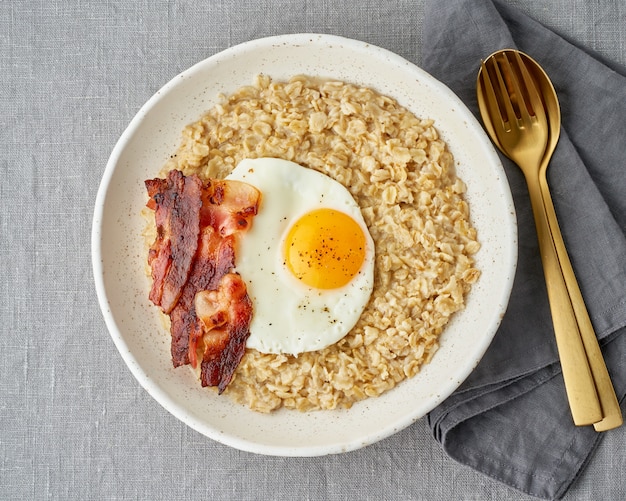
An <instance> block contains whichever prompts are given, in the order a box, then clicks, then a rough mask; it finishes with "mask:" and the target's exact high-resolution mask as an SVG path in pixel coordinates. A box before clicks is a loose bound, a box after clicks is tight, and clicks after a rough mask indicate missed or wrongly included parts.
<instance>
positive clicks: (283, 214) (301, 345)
mask: <svg viewBox="0 0 626 501" xmlns="http://www.w3.org/2000/svg"><path fill="white" fill-rule="evenodd" d="M227 179H235V180H239V181H244V182H246V183H249V184H251V185H253V186H255V187H256V188H257V189H259V190H260V191H261V193H262V196H261V203H260V206H259V210H258V213H257V215H256V216H255V218H254V221H253V224H252V228H250V229H249V230H248V231H247V232H246V234H245V235H244V236H243V237H242V238H241V240H240V242H239V244H238V247H237V250H236V260H235V266H236V271H237V272H239V273H240V275H241V277H242V278H243V280H244V281H245V282H246V286H247V289H248V295H249V296H250V299H251V300H252V303H253V310H254V313H253V317H252V322H251V324H250V337H249V338H248V342H247V347H249V348H254V349H256V350H258V351H260V352H262V353H276V354H278V353H283V354H291V355H297V354H299V353H303V352H307V351H315V350H320V349H322V348H325V347H327V346H329V345H331V344H333V343H336V342H337V341H339V340H340V339H341V338H343V337H344V336H345V335H346V334H347V333H348V332H349V331H350V330H351V329H352V328H353V327H354V325H355V324H356V322H357V320H358V319H359V317H360V316H361V313H362V312H363V310H364V308H365V306H366V304H367V302H368V300H369V298H370V296H371V293H372V289H373V287H374V242H373V240H372V237H371V235H370V233H369V231H368V229H367V226H366V225H365V221H364V220H363V216H362V215H361V210H360V208H359V206H358V204H357V203H356V202H355V200H354V198H353V197H352V195H351V194H350V192H349V191H348V190H347V189H346V188H345V187H344V186H342V185H341V184H339V183H338V182H337V181H335V180H333V179H331V178H330V177H328V176H326V175H324V174H322V173H320V172H317V171H314V170H312V169H308V168H306V167H303V166H301V165H299V164H296V163H294V162H290V161H287V160H281V159H277V158H259V159H246V160H243V161H242V162H241V163H239V165H237V167H236V168H235V169H234V170H233V171H232V173H231V174H230V175H229V176H228V177H227Z"/></svg>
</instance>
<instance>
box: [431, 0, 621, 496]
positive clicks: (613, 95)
mask: <svg viewBox="0 0 626 501" xmlns="http://www.w3.org/2000/svg"><path fill="white" fill-rule="evenodd" d="M502 48H518V49H520V50H522V51H524V52H526V53H527V54H529V55H530V56H531V57H533V58H534V59H535V60H537V61H538V62H539V63H540V64H541V65H542V66H543V68H544V69H545V70H546V72H547V73H548V75H549V76H550V77H551V79H552V81H553V83H554V85H555V88H556V90H557V93H558V95H559V100H560V103H561V108H562V115H563V126H562V129H561V138H560V141H559V144H558V146H557V149H556V152H555V155H554V157H553V159H552V162H551V164H550V166H549V169H548V182H549V184H550V188H551V192H552V195H553V199H554V205H555V207H556V212H557V215H558V219H559V222H560V226H561V231H562V233H563V237H564V240H565V244H566V246H567V249H568V252H569V254H570V258H571V261H572V265H573V267H574V270H575V273H576V276H577V278H578V281H579V284H580V287H581V291H582V293H583V296H584V298H585V301H586V303H587V307H588V310H589V313H590V316H591V320H592V322H593V325H594V327H595V330H596V333H597V335H598V338H599V339H600V340H601V345H602V349H603V353H604V357H605V360H606V362H607V366H608V368H609V372H610V374H611V377H612V380H613V383H614V385H615V389H616V392H617V394H618V399H619V400H620V401H621V403H622V409H624V396H625V394H626V152H625V150H624V147H625V146H626V141H625V140H624V139H625V136H626V70H625V69H624V68H621V67H618V65H615V64H612V63H608V62H606V61H602V60H601V59H600V58H599V57H598V56H596V55H593V54H590V53H588V52H586V51H585V50H583V49H580V48H578V47H576V46H574V45H572V44H571V43H570V42H568V41H566V40H564V39H563V38H561V37H560V36H558V35H557V34H555V33H554V32H552V31H550V30H548V29H547V28H546V27H544V26H542V25H540V24H539V23H537V22H535V21H533V20H532V19H530V18H529V17H527V16H525V15H524V14H522V13H521V12H519V11H518V10H516V9H514V8H512V7H510V6H507V5H505V4H503V3H499V2H492V1H489V0H453V1H448V2H439V1H437V0H434V1H428V2H427V6H426V13H425V21H424V40H423V45H422V55H423V61H422V66H423V68H424V69H425V70H426V71H428V72H429V73H431V74H432V75H434V76H435V77H436V78H438V79H439V80H441V81H443V82H444V83H445V84H447V85H448V86H449V87H450V88H451V89H452V90H453V91H454V92H455V93H456V94H457V95H458V96H459V97H460V98H461V99H462V100H463V101H464V102H465V104H466V105H467V106H468V107H469V108H470V109H471V110H472V111H473V112H474V113H475V114H476V116H477V117H479V112H478V106H477V102H476V76H477V72H478V68H479V66H480V60H481V58H483V59H484V58H486V57H487V56H488V55H489V54H491V53H492V52H494V51H496V50H498V49H502ZM501 158H502V162H503V164H504V168H505V171H506V174H507V176H508V180H509V183H510V186H511V191H512V193H513V198H514V202H515V207H516V211H517V219H518V225H519V262H518V270H517V274H516V277H515V282H514V285H513V291H512V295H511V299H510V303H509V306H508V310H507V313H506V316H505V317H504V319H503V322H502V324H501V327H500V329H499V330H498V333H497V334H496V336H495V338H494V340H493V343H492V345H491V346H490V348H489V350H488V351H487V353H486V354H485V356H484V358H483V360H482V361H481V363H480V364H479V366H478V367H477V368H476V370H475V371H474V372H473V373H472V374H471V375H470V377H469V378H468V379H467V380H466V381H465V382H464V384H463V385H462V386H461V387H460V388H459V390H458V391H456V392H455V393H454V394H453V395H452V396H451V397H450V398H448V399H447V400H446V401H445V402H444V403H443V404H441V405H440V406H439V407H438V408H436V409H435V410H434V411H433V412H431V413H430V414H429V416H428V420H429V424H430V425H431V427H432V430H433V433H434V436H435V438H436V439H437V440H438V441H440V442H441V444H442V446H443V448H444V450H445V451H446V453H447V454H449V455H450V456H451V457H452V458H454V459H455V460H457V461H459V462H461V463H463V464H466V465H468V466H470V467H472V468H474V469H476V470H478V471H480V472H483V473H485V474H487V475H489V476H491V477H493V478H495V479H497V480H499V481H501V482H503V483H505V484H508V485H509V486H512V487H514V488H516V489H519V490H521V491H523V492H526V493H528V494H530V495H533V496H537V497H540V498H545V499H558V498H560V497H562V496H563V495H564V494H565V492H566V491H567V489H568V488H569V487H570V486H571V485H572V483H573V482H574V481H575V479H576V478H577V476H578V475H579V474H580V472H581V471H582V469H583V468H584V467H585V465H586V464H587V462H588V461H589V460H590V458H591V456H592V452H593V450H594V448H595V447H596V445H597V444H598V441H599V440H600V439H601V437H602V436H603V434H601V433H596V432H595V431H594V429H593V427H591V426H586V427H576V426H574V425H573V422H572V418H571V414H570V410H569V407H568V403H567V399H566V395H565V389H564V384H563V378H562V376H561V372H560V364H559V362H558V355H557V349H556V344H555V340H554V333H553V330H552V323H551V316H550V310H549V305H548V300H547V293H546V288H545V282H544V277H543V270H542V265H541V260H540V256H539V251H538V243H537V237H536V233H535V225H534V221H533V216H532V211H531V208H530V201H529V198H528V191H527V188H526V184H525V181H524V178H523V176H522V173H521V171H520V169H519V168H518V167H516V166H515V165H514V164H512V163H511V162H510V161H509V160H508V159H506V158H505V157H504V156H501ZM606 433H611V432H610V431H609V432H606Z"/></svg>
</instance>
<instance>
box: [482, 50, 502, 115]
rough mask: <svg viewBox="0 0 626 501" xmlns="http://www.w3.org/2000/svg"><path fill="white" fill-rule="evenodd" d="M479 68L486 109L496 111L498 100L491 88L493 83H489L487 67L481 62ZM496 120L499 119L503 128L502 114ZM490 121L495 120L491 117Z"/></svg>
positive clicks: (498, 107)
mask: <svg viewBox="0 0 626 501" xmlns="http://www.w3.org/2000/svg"><path fill="white" fill-rule="evenodd" d="M480 67H481V69H482V71H481V78H482V80H483V89H484V95H485V97H486V98H487V109H489V110H498V109H500V106H499V104H498V98H497V97H496V91H495V89H494V88H493V83H492V82H491V77H490V76H489V72H488V70H487V66H486V65H485V62H484V61H482V60H481V61H480ZM497 118H498V119H499V121H500V124H501V125H502V127H504V119H503V117H502V114H501V113H500V114H498V117H497ZM492 120H495V117H492Z"/></svg>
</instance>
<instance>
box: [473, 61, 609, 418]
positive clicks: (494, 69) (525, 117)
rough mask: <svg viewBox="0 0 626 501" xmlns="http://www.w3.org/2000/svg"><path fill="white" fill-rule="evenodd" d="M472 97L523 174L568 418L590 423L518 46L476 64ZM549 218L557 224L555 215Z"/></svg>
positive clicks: (532, 96) (580, 351) (591, 386)
mask: <svg viewBox="0 0 626 501" xmlns="http://www.w3.org/2000/svg"><path fill="white" fill-rule="evenodd" d="M477 97H478V106H479V108H480V112H481V115H482V117H483V121H484V122H485V128H486V129H487V131H488V132H489V134H490V135H491V137H492V138H493V139H494V142H495V144H496V146H498V148H500V150H501V151H502V152H503V153H504V154H505V155H506V156H507V157H509V158H510V159H511V160H513V161H514V162H515V163H516V164H517V165H518V166H519V167H520V169H521V170H522V172H523V173H524V177H525V179H526V184H527V186H528V192H529V195H530V201H531V205H532V209H533V214H534V217H535V225H536V227H537V237H538V240H539V249H540V253H541V259H542V263H543V269H544V274H545V278H546V287H547V291H548V299H549V302H550V310H551V312H552V322H553V325H554V333H555V337H556V342H557V348H558V351H559V357H560V360H561V368H562V373H563V379H564V382H565V389H566V393H567V397H568V400H569V404H570V409H571V412H572V417H573V420H574V423H575V424H576V425H588V424H593V423H596V422H598V421H601V420H602V418H603V415H602V409H601V407H600V403H599V400H598V395H597V393H596V387H595V383H594V380H593V377H592V374H591V370H590V367H589V362H588V360H587V355H586V352H585V348H584V345H583V342H582V339H581V335H580V332H579V328H578V323H577V320H576V316H575V313H574V308H573V306H572V303H571V301H570V298H569V294H568V290H567V286H566V283H565V278H564V276H563V273H562V271H561V267H560V264H559V258H558V255H557V249H556V245H555V242H554V240H553V235H552V233H551V230H550V224H549V217H548V214H547V213H546V208H545V205H544V201H543V195H542V192H541V186H540V174H541V168H542V164H543V159H544V155H545V152H546V149H547V148H548V144H549V141H548V138H549V126H548V119H547V116H546V112H545V109H544V105H543V103H542V101H541V97H540V95H539V91H538V90H537V89H536V85H535V83H534V82H533V79H532V77H531V76H530V74H529V72H528V70H527V68H526V66H525V64H524V62H523V61H522V59H521V56H520V53H519V51H515V50H511V49H506V50H503V51H498V52H496V53H494V54H492V55H491V56H489V57H488V58H487V59H486V60H485V61H484V62H483V63H482V65H481V69H480V71H479V73H478V80H477ZM553 222H554V224H558V223H557V222H556V219H555V220H554V221H553ZM558 235H560V233H559V234H558Z"/></svg>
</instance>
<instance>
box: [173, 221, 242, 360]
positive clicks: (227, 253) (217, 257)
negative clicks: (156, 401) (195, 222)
mask: <svg viewBox="0 0 626 501" xmlns="http://www.w3.org/2000/svg"><path fill="white" fill-rule="evenodd" d="M234 266H235V243H234V238H233V237H232V236H230V237H227V238H220V236H219V235H218V234H217V232H216V230H215V229H214V228H213V227H211V226H207V227H206V228H204V229H203V230H202V238H201V241H200V246H199V247H198V253H197V255H196V259H195V261H194V265H193V269H192V270H191V273H190V275H189V280H188V281H187V283H186V284H185V287H184V289H183V293H182V294H181V297H180V300H179V301H178V304H177V305H176V307H175V308H174V310H172V313H171V315H170V319H171V333H172V362H173V363H174V367H178V366H180V365H185V364H189V363H191V364H192V366H193V367H195V366H196V342H197V338H198V337H199V336H200V335H201V332H200V333H199V332H194V328H195V329H197V328H196V326H195V323H196V313H195V309H194V307H193V306H194V304H193V303H194V298H195V296H196V294H197V293H198V292H200V291H205V290H215V289H217V287H218V285H219V283H220V280H221V279H222V277H223V276H224V275H226V274H227V273H230V271H231V270H232V269H233V267H234ZM192 334H193V335H192Z"/></svg>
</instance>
